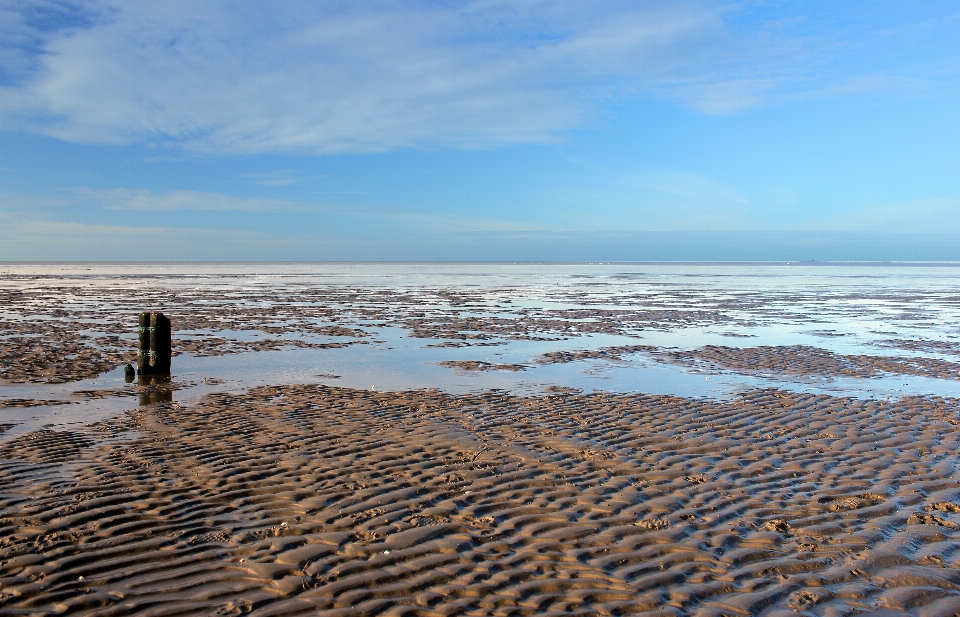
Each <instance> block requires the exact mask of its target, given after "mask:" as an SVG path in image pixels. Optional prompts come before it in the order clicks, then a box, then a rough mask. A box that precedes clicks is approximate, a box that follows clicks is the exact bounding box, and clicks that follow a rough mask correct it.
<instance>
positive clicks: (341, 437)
mask: <svg viewBox="0 0 960 617" xmlns="http://www.w3.org/2000/svg"><path fill="white" fill-rule="evenodd" d="M958 421H960V415H958V401H956V400H944V399H939V398H935V397H926V398H904V399H903V400H901V401H898V402H883V401H873V402H870V401H863V400H857V399H847V398H837V397H829V396H824V395H805V394H795V393H788V392H783V391H777V390H757V391H750V392H745V393H743V394H742V396H740V397H739V398H738V399H737V400H735V401H731V402H729V403H719V402H707V401H697V400H691V399H684V398H677V397H665V396H645V395H619V396H616V395H607V394H562V395H561V394H557V395H549V396H544V397H535V398H529V397H527V398H524V397H515V396H511V395H509V394H507V393H495V392H488V393H485V394H477V395H473V396H457V397H454V396H451V395H445V394H442V393H440V392H430V391H415V392H398V393H380V392H370V391H360V390H348V389H338V388H331V387H325V386H313V385H310V386H288V387H264V388H258V389H255V390H251V391H249V392H247V393H244V394H240V395H227V394H215V395H210V396H207V397H206V398H204V399H203V400H201V401H200V402H198V403H197V404H196V405H195V406H191V407H183V406H180V405H177V404H174V403H160V404H156V405H152V406H146V407H141V408H139V409H137V410H136V411H132V412H130V413H128V414H126V415H124V416H123V417H121V418H118V419H116V420H115V421H111V422H104V423H98V424H94V425H91V426H88V427H86V429H85V430H83V431H64V430H59V431H58V430H47V431H39V432H35V433H31V434H28V435H24V436H21V437H18V438H17V439H15V440H13V441H11V442H7V443H6V444H4V445H3V446H2V449H0V459H2V461H0V474H2V477H3V482H2V487H3V490H2V495H0V499H2V508H0V524H2V540H0V585H2V602H3V609H2V610H3V612H4V613H6V614H23V613H29V614H38V615H39V614H63V613H84V614H88V615H125V614H132V613H137V614H151V615H161V614H215V613H216V614H244V613H248V612H251V613H253V614H261V615H293V614H314V613H315V611H317V610H322V611H323V614H329V615H338V614H343V615H347V614H390V615H399V614H407V615H450V614H466V615H488V614H503V615H507V614H529V615H534V614H557V615H561V614H583V615H610V614H640V613H649V614H658V615H665V614H696V615H750V614H757V613H759V614H765V615H772V614H780V613H781V612H782V613H783V614H796V613H797V612H800V613H803V611H812V612H811V613H810V614H820V615H844V614H851V613H855V612H863V611H870V610H873V609H876V608H889V609H894V610H897V611H904V610H912V611H914V614H917V615H924V616H926V615H931V616H932V615H954V614H956V612H957V611H960V531H958V528H960V514H958V513H960V478H958V474H957V467H958V464H960V453H958V449H957V435H958V433H957V425H958Z"/></svg>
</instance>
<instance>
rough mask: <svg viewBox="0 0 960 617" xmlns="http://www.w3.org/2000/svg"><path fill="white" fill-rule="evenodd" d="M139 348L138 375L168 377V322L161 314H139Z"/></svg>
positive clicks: (169, 346)
mask: <svg viewBox="0 0 960 617" xmlns="http://www.w3.org/2000/svg"><path fill="white" fill-rule="evenodd" d="M137 330H138V331H139V334H140V348H139V350H138V351H137V374H138V375H169V374H170V351H171V332H170V320H169V319H167V318H166V317H164V316H163V313H140V327H139V328H137Z"/></svg>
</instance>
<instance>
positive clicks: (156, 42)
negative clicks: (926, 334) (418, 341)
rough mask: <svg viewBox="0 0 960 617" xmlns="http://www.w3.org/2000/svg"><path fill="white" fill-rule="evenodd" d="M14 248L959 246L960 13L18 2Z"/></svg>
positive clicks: (936, 254)
mask: <svg viewBox="0 0 960 617" xmlns="http://www.w3.org/2000/svg"><path fill="white" fill-rule="evenodd" d="M0 7H2V8H0V24H2V25H0V260H36V259H51V260H70V259H91V260H137V259H150V260H153V259H164V260H177V259H189V260H203V259H215V260H236V259H242V260H260V259H271V260H273V259H279V260H288V259H289V260H301V259H304V260H313V259H347V260H353V259H373V260H379V259H440V260H459V259H466V260H635V259H636V260H660V259H663V260H701V259H707V260H740V259H770V260H781V259H785V260H794V259H804V260H806V259H817V260H830V259H842V260H860V259H862V260H877V259H881V260H914V259H920V260H929V259H932V260H958V259H960V173H958V168H960V114H958V112H957V110H960V6H958V5H957V4H956V2H935V1H930V2H923V3H917V2H883V1H876V2H870V3H854V2H796V3H794V2H572V1H563V2H557V1H549V0H531V1H528V2H497V1H492V0H484V1H476V2H469V1H464V2H405V3H393V2H370V3H353V2H319V3H318V2H303V3H298V2H293V1H291V2H283V3H274V2H271V3H267V2H261V3H257V2H239V3H237V2H205V1H199V0H198V1H190V2H177V1H169V2H162V3H161V2H141V3H134V2H98V1H85V2H81V3H72V2H69V1H60V2H9V3H8V2H0Z"/></svg>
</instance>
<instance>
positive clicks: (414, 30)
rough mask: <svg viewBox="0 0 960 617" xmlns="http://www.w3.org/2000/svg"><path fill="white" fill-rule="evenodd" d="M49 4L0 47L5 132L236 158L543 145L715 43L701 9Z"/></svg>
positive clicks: (716, 16)
mask: <svg viewBox="0 0 960 617" xmlns="http://www.w3.org/2000/svg"><path fill="white" fill-rule="evenodd" d="M54 6H56V7H57V8H56V12H55V14H54V17H51V18H50V19H49V20H48V21H51V22H52V23H53V24H54V25H50V24H47V25H45V26H42V25H41V26H38V25H36V24H34V23H33V22H31V21H30V20H25V19H23V18H22V17H21V18H20V19H19V21H18V22H17V23H16V24H14V26H11V27H10V31H8V32H3V33H0V36H2V37H4V38H5V39H6V40H5V42H6V45H5V46H4V48H5V49H8V50H13V51H12V52H10V53H13V54H14V55H16V57H17V58H18V60H17V62H16V63H15V66H14V67H13V68H12V69H11V70H12V71H13V73H14V75H13V77H12V78H11V79H9V80H8V82H9V83H7V85H5V86H4V87H2V88H0V110H2V111H0V126H2V127H4V128H19V129H25V130H31V131H36V132H41V133H44V134H47V135H51V136H54V137H57V138H60V139H64V140H68V141H76V142H83V143H104V144H124V143H131V142H147V143H154V144H167V145H174V146H177V147H183V148H186V149H191V150H197V151H206V152H233V153H250V152H279V151H283V152H306V153H321V154H322V153H340V152H372V151H384V150H390V149H396V148H403V147H465V148H475V147H477V148H479V147H489V146H495V145H500V144H505V143H537V142H545V141H550V140H552V139H555V138H556V136H557V135H558V132H559V131H562V130H564V129H567V128H570V127H572V126H576V125H578V124H579V123H582V122H583V121H584V120H585V119H586V118H588V117H589V116H590V115H591V114H592V113H593V111H594V109H595V107H596V103H597V102H598V100H600V99H603V98H606V97H608V96H610V95H612V94H613V93H615V92H620V91H625V90H630V89H633V88H635V87H636V84H637V83H643V82H644V81H647V82H651V83H653V82H657V81H658V80H661V79H662V78H663V77H664V76H668V77H669V78H670V79H672V80H676V79H678V78H679V77H680V76H682V74H683V73H684V72H685V71H689V69H690V66H691V63H693V62H695V61H696V58H695V57H693V56H695V55H696V53H697V52H698V51H699V50H701V49H702V47H703V46H704V44H705V42H709V41H713V40H715V39H716V38H717V37H718V36H720V33H721V32H722V30H723V22H722V20H721V18H720V9H719V8H718V7H716V6H713V5H708V4H703V3H696V2H679V3H675V2H644V3H625V2H611V3H606V4H602V5H600V4H589V3H583V4H571V3H563V2H557V1H556V0H539V1H534V2H524V3H508V2H496V1H490V0H476V1H472V2H456V3H448V4H439V5H438V4H430V5H424V6H418V5H416V4H410V3H391V2H387V3H381V4H377V5H369V4H358V5H351V4H346V5H339V4H334V3H314V2H305V3H294V2H285V3H242V4H237V3H233V2H221V1H217V0H210V1H205V2H200V1H192V0H191V1H190V2H186V1H185V0H182V1H176V0H174V1H168V2H162V3H161V2H146V3H135V2H114V0H101V1H99V2H96V3H88V4H83V5H80V7H79V8H75V10H73V11H72V12H71V11H70V10H68V9H69V5H60V4H57V5H54ZM64 7H66V8H64ZM44 10H48V11H52V9H45V8H44V6H39V7H37V8H36V9H35V10H34V13H43V11H44ZM33 21H34V22H35V21H37V20H36V19H34V20H33ZM41 21H42V20H41ZM18 37H19V38H18ZM31 50H33V52H34V53H31ZM14 52H15V53H14Z"/></svg>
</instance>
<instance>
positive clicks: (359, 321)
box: [0, 264, 960, 438]
mask: <svg viewBox="0 0 960 617" xmlns="http://www.w3.org/2000/svg"><path fill="white" fill-rule="evenodd" d="M86 268H87V267H86V266H72V265H66V266H56V267H53V266H17V269H16V272H17V275H18V276H16V277H11V276H10V275H9V271H10V270H11V267H9V266H6V267H0V285H2V286H3V287H6V288H10V287H15V286H40V285H44V284H48V283H49V282H50V281H49V279H45V278H43V276H44V275H54V276H56V277H58V278H57V279H56V282H57V284H58V285H62V286H69V285H80V286H87V285H93V286H96V287H99V288H111V289H117V290H124V289H132V288H136V287H138V286H146V287H154V288H158V287H167V288H175V289H177V290H179V291H184V290H192V291H193V292H194V293H195V294H196V297H195V299H194V300H193V301H194V302H195V303H197V304H201V303H203V302H204V298H205V297H206V298H212V299H211V301H215V300H216V297H217V296H218V295H222V294H229V293H232V292H238V291H241V290H248V291H251V292H255V293H266V292H269V291H273V290H281V291H285V292H290V291H291V290H296V289H299V288H316V287H323V286H330V287H337V288H339V289H341V290H342V289H343V288H350V287H355V288H356V289H357V290H358V291H360V292H366V291H373V292H378V291H401V292H404V293H407V294H408V295H409V298H410V300H409V302H410V304H409V305H407V306H396V305H387V304H383V303H379V304H375V302H379V300H377V301H367V300H364V302H369V303H370V305H373V306H387V307H388V308H390V309H393V310H394V311H395V312H398V313H399V314H402V313H403V312H405V311H406V310H420V311H424V312H425V313H426V315H427V317H433V316H436V315H441V316H442V315H449V314H450V310H451V309H456V310H457V311H458V313H459V316H460V317H461V318H465V317H470V316H488V317H489V316H494V317H500V318H513V317H516V316H517V315H518V314H519V313H520V312H521V311H524V312H526V313H527V314H528V315H529V316H530V317H533V318H537V317H543V318H549V319H553V318H556V316H555V315H552V314H551V313H552V312H553V311H558V310H570V309H573V310H576V309H588V310H593V309H598V310H609V311H622V310H637V309H645V308H647V309H650V310H655V311H656V310H668V309H670V308H671V307H672V308H675V309H680V310H704V311H721V312H722V313H723V314H725V315H727V316H729V317H731V318H733V319H735V320H739V321H741V322H749V323H750V324H752V325H741V324H737V323H713V324H708V325H705V326H702V327H700V326H697V327H691V326H687V325H682V326H680V325H674V324H669V323H667V324H660V325H658V326H655V327H649V328H641V329H635V330H632V331H631V333H632V334H634V336H614V335H607V334H590V335H581V336H577V335H576V333H575V332H570V333H568V336H570V335H574V336H573V337H572V338H567V339H566V340H560V341H529V340H520V341H516V340H509V339H502V338H499V337H493V338H492V339H491V340H490V341H485V342H498V343H503V344H501V345H497V346H470V347H463V348H443V347H428V345H430V344H436V343H438V342H442V341H438V340H436V339H423V338H411V337H410V336H409V333H408V332H407V331H405V330H403V329H401V328H396V327H383V326H378V325H371V321H370V320H369V319H367V318H364V317H363V316H362V315H349V314H348V311H349V309H350V308H351V307H350V306H348V305H345V304H339V305H332V306H333V307H334V308H335V309H337V313H338V315H339V314H340V313H341V311H342V312H344V315H343V316H342V317H343V319H342V322H341V323H342V325H344V326H346V327H349V328H354V327H361V328H362V329H364V330H366V331H367V332H368V333H370V334H372V335H373V336H370V337H367V338H364V339H360V340H363V341H365V342H366V343H365V344H357V345H351V346H349V347H345V348H340V349H283V350H279V351H264V352H248V353H241V354H230V355H224V356H211V357H191V356H189V355H182V356H178V357H177V358H175V359H174V380H175V381H176V382H178V383H181V384H182V385H184V386H186V387H184V388H183V389H181V390H178V391H176V392H175V393H174V399H175V400H176V401H181V402H189V401H190V400H193V399H195V398H197V397H198V396H200V395H202V394H205V393H208V392H212V391H223V390H231V391H238V390H241V389H243V388H246V387H251V386H256V385H263V384H283V383H327V384H329V385H341V386H346V387H353V388H371V387H376V388H377V389H378V390H400V389H408V388H434V387H435V388H440V389H442V390H446V391H450V392H464V391H476V390H482V389H488V388H502V389H508V390H511V391H514V392H517V393H521V394H534V393H541V392H543V391H544V389H545V388H546V387H548V386H552V385H553V386H567V387H574V388H580V389H583V390H585V391H592V390H608V391H616V392H648V393H661V394H675V395H681V396H695V397H703V396H706V397H721V398H725V397H729V396H731V395H732V394H733V393H735V392H737V391H739V390H742V389H745V388H751V387H758V386H759V387H779V388H785V389H791V390H804V391H816V392H824V393H829V394H846V395H854V396H862V397H889V396H900V395H902V394H908V393H909V394H939V395H943V396H951V397H957V396H960V382H957V381H951V380H942V379H932V378H925V377H913V376H891V377H885V378H876V379H823V378H800V377H793V376H791V377H788V378H783V379H771V378H766V377H754V376H744V375H738V374H734V373H729V372H721V373H706V372H696V371H694V370H692V369H690V368H686V367H682V366H677V365H671V364H664V363H658V362H655V361H654V360H653V359H652V358H650V357H649V356H647V355H645V354H634V355H630V356H626V357H625V358H624V359H623V360H622V361H605V360H584V361H579V362H572V363H567V364H552V365H537V364H535V363H533V359H534V358H535V357H536V356H538V355H540V354H542V353H546V352H549V351H556V350H566V351H573V350H579V349H598V348H600V347H607V346H616V345H637V344H643V345H652V346H656V347H669V348H679V349H692V348H696V347H700V346H703V345H725V346H734V347H753V346H758V345H810V346H814V347H821V348H824V349H828V350H830V351H833V352H836V353H840V354H867V355H896V356H914V355H919V356H928V357H938V358H942V359H945V360H953V361H960V356H957V355H950V354H944V353H936V352H927V351H923V352H917V351H909V350H902V349H893V348H883V347H877V346H875V345H873V344H872V343H875V342H877V341H883V340H888V339H921V338H922V339H928V340H938V341H956V340H958V338H960V294H958V293H957V292H958V291H960V277H958V276H957V275H958V274H960V265H941V266H923V265H906V266H875V265H756V264H749V265H736V264H734V265H671V264H613V265H583V264H581V265H563V266H558V265H535V264H504V265H491V264H415V265H414V264H152V265H139V264H137V265H119V264H107V265H91V266H89V270H88V269H86ZM61 269H62V271H61ZM37 277H39V278H37ZM60 277H62V278H60ZM445 290H452V291H454V292H457V293H458V294H460V295H461V301H462V303H461V304H459V305H453V306H451V305H450V304H449V302H448V300H446V299H444V298H443V297H441V296H438V295H437V292H443V291H445ZM464 296H465V297H464ZM64 301H65V302H73V303H74V305H75V306H90V307H97V309H98V310H101V311H102V310H110V308H111V307H110V304H109V303H98V302H91V301H90V299H89V298H83V297H73V296H71V295H69V294H67V295H66V297H65V299H64ZM236 301H237V302H239V301H241V300H240V299H237V300H236ZM242 302H244V303H245V304H248V305H251V306H256V305H260V306H263V305H265V304H266V303H265V302H262V301H255V300H252V299H243V300H242ZM303 304H304V305H315V304H316V302H314V301H309V302H304V303H303ZM50 308H51V307H45V306H37V307H36V313H37V314H38V315H41V314H43V312H44V311H45V310H49V309H50ZM568 319H569V320H570V321H571V323H573V324H575V323H576V322H578V321H590V320H591V319H590V318H589V317H588V316H586V315H580V316H577V317H576V318H575V319H571V318H568ZM98 321H101V320H97V319H94V320H91V328H90V331H91V332H95V331H96V330H97V328H96V326H95V324H96V323H97V322H98ZM338 321H339V319H338ZM271 323H273V322H271ZM280 323H282V322H277V324H280ZM317 323H318V324H322V325H325V324H327V323H329V322H326V321H325V322H317ZM373 323H374V324H375V323H376V320H374V322H373ZM203 333H204V331H188V332H181V334H184V335H186V334H203ZM208 333H209V334H215V335H216V336H221V337H226V338H229V339H235V340H240V341H256V340H261V339H277V338H286V339H293V338H296V339H298V340H303V341H308V342H314V343H326V342H332V341H352V340H356V339H345V338H342V337H330V336H320V335H314V334H310V333H305V334H303V335H302V336H301V335H300V334H299V333H297V332H292V333H283V334H277V333H259V332H255V331H249V330H223V331H215V332H213V331H208ZM544 336H546V337H551V336H553V335H552V334H546V335H544ZM185 338H188V337H186V336H185ZM375 341H384V342H382V343H377V342H375ZM442 360H481V361H485V362H491V363H497V364H524V365H526V366H527V367H528V368H527V370H526V371H522V372H507V371H485V372H466V371H458V370H453V369H449V368H445V367H441V366H438V365H437V364H436V363H437V362H439V361H442ZM319 375H338V376H339V378H337V379H334V378H330V377H320V376H319ZM204 378H215V379H218V380H223V383H221V384H207V383H203V382H202V380H203V379H204ZM122 387H124V386H123V376H122V371H121V370H116V371H112V372H110V373H107V374H105V375H101V376H100V377H99V378H97V379H94V380H87V381H84V382H76V383H71V384H62V385H51V386H47V385H39V384H25V385H3V386H0V388H2V396H3V398H60V399H65V398H69V399H70V400H75V401H80V403H79V404H72V405H62V406H56V407H53V406H51V407H38V408H27V409H10V408H6V409H2V410H0V413H2V415H3V416H4V417H5V418H6V420H4V421H5V422H19V423H23V424H22V425H21V426H18V427H16V428H15V429H12V430H11V431H10V432H8V434H7V435H6V436H5V438H10V437H12V436H14V435H16V434H20V433H22V432H24V431H26V430H28V429H29V430H32V429H33V428H36V427H38V426H42V425H44V424H54V425H58V426H60V425H64V424H69V423H79V424H84V423H87V422H90V421H92V420H96V419H102V418H106V417H109V416H112V415H115V414H116V413H117V412H119V411H122V410H124V409H131V408H133V407H134V406H136V403H137V399H136V398H131V397H112V398H105V399H89V400H88V399H84V398H82V397H78V396H73V395H71V393H72V392H74V391H76V390H86V389H96V388H122Z"/></svg>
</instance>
